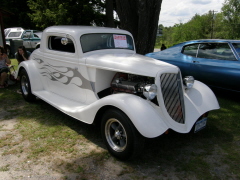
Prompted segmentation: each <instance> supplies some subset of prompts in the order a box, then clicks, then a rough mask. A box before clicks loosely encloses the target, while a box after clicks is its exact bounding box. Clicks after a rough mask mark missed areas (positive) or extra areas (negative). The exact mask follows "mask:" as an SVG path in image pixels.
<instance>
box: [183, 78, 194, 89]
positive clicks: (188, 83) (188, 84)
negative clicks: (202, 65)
mask: <svg viewBox="0 0 240 180" xmlns="http://www.w3.org/2000/svg"><path fill="white" fill-rule="evenodd" d="M183 84H184V85H185V86H186V87H187V88H188V89H191V88H192V87H193V84H194V77H192V76H186V77H184V78H183Z"/></svg>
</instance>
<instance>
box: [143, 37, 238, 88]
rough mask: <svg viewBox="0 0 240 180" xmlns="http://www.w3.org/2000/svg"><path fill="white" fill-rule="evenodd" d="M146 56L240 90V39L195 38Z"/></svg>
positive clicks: (205, 80)
mask: <svg viewBox="0 0 240 180" xmlns="http://www.w3.org/2000/svg"><path fill="white" fill-rule="evenodd" d="M146 56H148V57H151V58H155V59H158V60H161V61H165V62H168V63H170V64H173V65H176V66H178V67H179V68H180V70H181V73H182V76H183V77H184V76H188V75H191V76H193V77H194V78H195V79H196V80H199V81H201V82H203V83H205V84H207V85H209V86H212V87H217V88H222V89H227V90H231V91H237V92H240V40H221V39H219V40H218V39H217V40H216V39H206V40H192V41H187V42H183V43H180V44H177V45H175V46H172V47H170V48H168V49H165V50H163V51H159V52H154V53H149V54H146Z"/></svg>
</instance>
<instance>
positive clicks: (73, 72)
mask: <svg viewBox="0 0 240 180" xmlns="http://www.w3.org/2000/svg"><path fill="white" fill-rule="evenodd" d="M34 60H35V61H37V62H38V64H39V65H41V68H40V69H41V70H42V71H41V72H40V74H41V75H42V76H45V77H47V78H49V79H50V80H51V81H58V82H60V83H62V84H65V85H68V84H74V85H76V86H78V87H80V88H85V89H90V87H91V86H90V85H89V83H90V82H89V80H87V79H86V78H84V77H83V76H82V74H81V73H80V72H79V71H78V69H74V68H71V67H63V66H53V65H51V64H49V63H45V62H44V61H43V60H42V59H39V58H34Z"/></svg>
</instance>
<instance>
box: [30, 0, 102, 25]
mask: <svg viewBox="0 0 240 180" xmlns="http://www.w3.org/2000/svg"><path fill="white" fill-rule="evenodd" d="M28 6H29V8H30V9H31V10H32V11H33V13H29V16H30V17H31V19H32V21H33V22H35V23H36V25H37V26H38V27H41V28H46V27H48V26H52V25H73V24H74V25H98V26H104V23H105V15H104V14H103V11H104V3H103V2H102V1H101V0H91V1H89V0H81V1H79V0H71V1H65V0H57V1H56V0H49V1H45V0H28Z"/></svg>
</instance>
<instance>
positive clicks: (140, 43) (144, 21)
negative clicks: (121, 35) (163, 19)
mask: <svg viewBox="0 0 240 180" xmlns="http://www.w3.org/2000/svg"><path fill="white" fill-rule="evenodd" d="M161 4H162V0H116V11H117V14H118V17H119V19H120V28H121V29H125V30H127V31H130V32H131V33H132V35H133V37H134V40H135V46H136V51H137V53H139V54H146V53H149V52H153V49H154V45H155V41H156V35H157V28H158V19H159V14H160V10H161Z"/></svg>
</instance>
